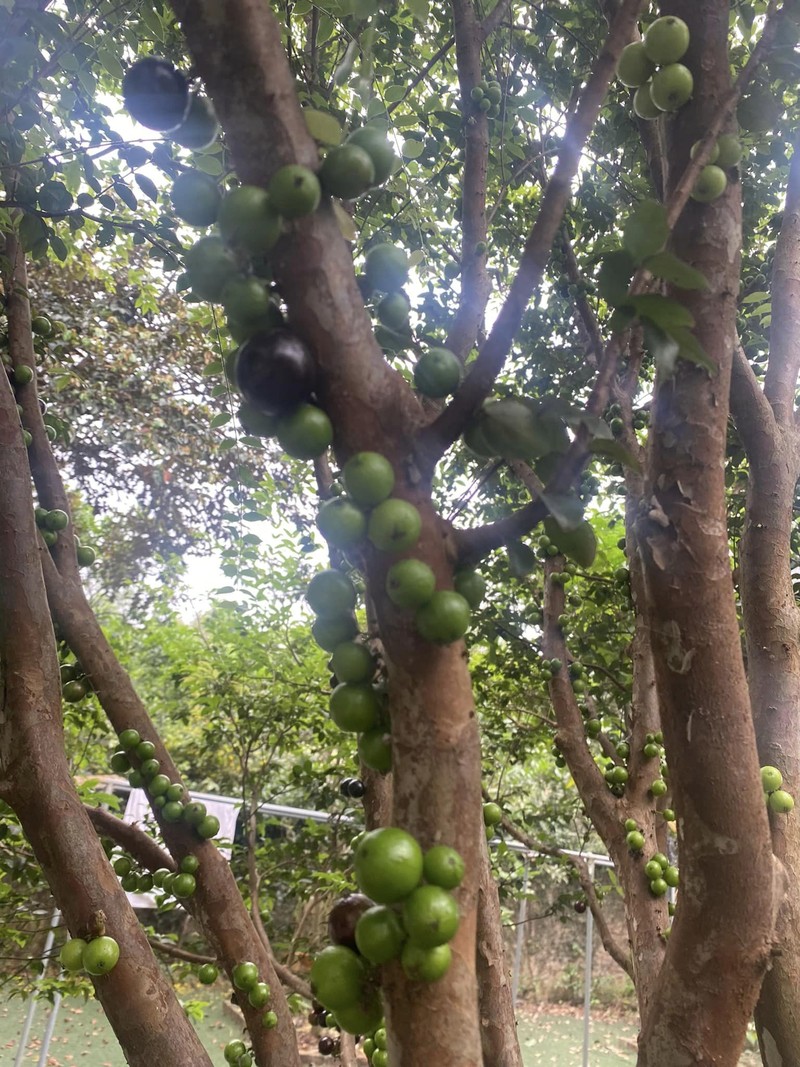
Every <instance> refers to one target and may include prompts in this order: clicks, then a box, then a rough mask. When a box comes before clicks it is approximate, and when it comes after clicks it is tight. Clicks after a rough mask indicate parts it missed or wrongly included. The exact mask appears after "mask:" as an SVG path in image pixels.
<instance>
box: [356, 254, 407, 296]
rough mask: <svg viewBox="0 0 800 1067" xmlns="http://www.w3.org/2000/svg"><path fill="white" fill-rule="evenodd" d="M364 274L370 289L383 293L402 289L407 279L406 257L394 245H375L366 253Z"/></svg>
mask: <svg viewBox="0 0 800 1067" xmlns="http://www.w3.org/2000/svg"><path fill="white" fill-rule="evenodd" d="M364 273H365V274H366V276H367V282H368V283H369V285H370V286H371V288H372V289H378V290H379V291H381V292H384V293H391V292H394V291H395V290H396V289H402V287H403V284H404V283H405V281H406V279H407V278H408V256H407V255H406V254H405V252H404V251H403V249H402V248H398V247H397V246H396V245H390V244H380V245H375V246H374V247H373V248H371V249H370V250H369V252H367V255H366V259H365V261H364Z"/></svg>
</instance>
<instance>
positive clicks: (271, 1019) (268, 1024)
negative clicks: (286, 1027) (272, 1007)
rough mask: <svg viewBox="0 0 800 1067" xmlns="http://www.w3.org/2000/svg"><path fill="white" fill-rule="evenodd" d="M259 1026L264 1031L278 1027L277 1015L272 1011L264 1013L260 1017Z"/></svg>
mask: <svg viewBox="0 0 800 1067" xmlns="http://www.w3.org/2000/svg"><path fill="white" fill-rule="evenodd" d="M261 1025H262V1026H263V1027H264V1029H265V1030H274V1029H275V1027H276V1026H277V1025H278V1015H277V1013H276V1012H274V1011H265V1012H264V1014H263V1015H262V1016H261Z"/></svg>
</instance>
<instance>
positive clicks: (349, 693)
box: [330, 682, 381, 734]
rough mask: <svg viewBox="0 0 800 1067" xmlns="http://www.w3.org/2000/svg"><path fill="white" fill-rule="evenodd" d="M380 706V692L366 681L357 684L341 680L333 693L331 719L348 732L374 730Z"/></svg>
mask: <svg viewBox="0 0 800 1067" xmlns="http://www.w3.org/2000/svg"><path fill="white" fill-rule="evenodd" d="M380 708H381V703H380V699H379V697H378V694H377V693H376V692H375V690H374V689H373V688H372V686H371V685H369V684H368V683H366V682H359V683H358V684H356V685H350V684H348V683H347V682H341V683H340V684H339V685H337V686H336V688H335V689H334V691H333V692H332V693H331V699H330V713H331V719H333V721H334V722H335V723H336V725H337V726H338V727H339V729H340V730H344V731H346V732H348V733H357V734H359V733H363V732H364V731H365V730H372V729H373V728H374V727H375V725H376V724H377V721H378V713H379V712H380Z"/></svg>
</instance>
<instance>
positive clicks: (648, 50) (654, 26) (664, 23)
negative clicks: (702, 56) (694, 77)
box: [642, 15, 689, 66]
mask: <svg viewBox="0 0 800 1067" xmlns="http://www.w3.org/2000/svg"><path fill="white" fill-rule="evenodd" d="M642 45H643V47H644V51H645V54H646V55H647V56H648V58H649V59H651V60H652V62H653V63H656V64H657V65H658V66H664V65H665V64H668V63H676V62H677V61H678V60H679V59H680V58H681V56H682V55H684V53H685V52H686V49H687V48H688V47H689V27H688V26H687V25H686V23H685V22H684V21H683V19H679V18H676V17H675V16H674V15H665V16H664V17H663V18H660V19H656V20H655V22H653V23H651V24H650V26H648V28H647V31H646V32H645V35H644V37H643V38H642Z"/></svg>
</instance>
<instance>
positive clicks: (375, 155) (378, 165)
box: [347, 126, 399, 185]
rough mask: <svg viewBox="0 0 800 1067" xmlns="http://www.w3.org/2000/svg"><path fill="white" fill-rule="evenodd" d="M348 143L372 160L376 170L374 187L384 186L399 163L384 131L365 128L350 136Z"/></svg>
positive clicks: (355, 131) (375, 128)
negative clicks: (361, 149) (355, 146)
mask: <svg viewBox="0 0 800 1067" xmlns="http://www.w3.org/2000/svg"><path fill="white" fill-rule="evenodd" d="M347 143H348V144H354V145H358V147H359V148H363V149H364V151H365V152H366V153H367V154H368V156H369V157H370V159H371V160H372V166H373V168H374V170H375V177H374V178H373V182H372V184H373V185H383V183H384V182H385V181H386V180H387V178H389V177H391V175H392V174H393V172H394V169H395V167H396V166H397V164H398V162H399V161H398V158H397V155H396V154H395V151H394V149H393V148H392V146H391V144H390V143H389V141H388V139H387V137H386V134H385V133H384V132H383V130H380V129H378V128H377V127H376V126H363V127H362V128H361V129H360V130H354V131H353V133H351V134H350V136H349V137H348V138H347Z"/></svg>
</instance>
